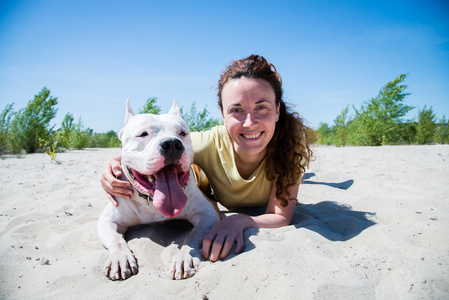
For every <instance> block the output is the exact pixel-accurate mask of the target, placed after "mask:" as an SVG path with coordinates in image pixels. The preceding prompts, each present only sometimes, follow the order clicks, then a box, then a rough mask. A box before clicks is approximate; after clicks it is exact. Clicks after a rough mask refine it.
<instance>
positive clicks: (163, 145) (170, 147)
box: [159, 138, 184, 160]
mask: <svg viewBox="0 0 449 300" xmlns="http://www.w3.org/2000/svg"><path fill="white" fill-rule="evenodd" d="M183 151H184V145H183V144H182V142H181V141H180V140H178V139H175V138H171V139H164V140H162V141H161V142H160V143H159V152H160V153H161V154H162V155H163V156H164V157H166V158H171V159H173V160H176V159H179V158H181V155H182V152H183Z"/></svg>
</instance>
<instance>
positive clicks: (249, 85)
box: [101, 55, 312, 261]
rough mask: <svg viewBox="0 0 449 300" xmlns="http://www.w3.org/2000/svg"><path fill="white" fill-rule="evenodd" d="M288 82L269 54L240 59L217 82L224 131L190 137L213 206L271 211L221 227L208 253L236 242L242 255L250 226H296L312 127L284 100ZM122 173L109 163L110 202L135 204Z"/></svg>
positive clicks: (105, 179) (219, 255) (207, 242)
mask: <svg viewBox="0 0 449 300" xmlns="http://www.w3.org/2000/svg"><path fill="white" fill-rule="evenodd" d="M282 93H283V91H282V79H281V76H280V75H279V73H278V72H277V71H276V69H275V67H274V66H273V65H272V64H270V63H268V62H267V61H266V60H265V58H263V57H262V56H257V55H251V56H249V57H248V58H245V59H241V60H237V61H234V62H233V63H231V65H229V66H228V67H227V69H226V70H225V72H224V73H223V74H222V75H221V77H220V80H219V82H218V105H219V107H220V110H221V113H222V115H223V123H224V125H220V126H217V127H214V128H213V129H211V130H210V131H206V132H199V133H196V132H194V133H191V138H192V144H193V148H194V152H195V158H194V163H195V164H196V165H198V166H199V167H200V168H201V169H202V170H203V171H204V172H205V174H206V176H207V178H208V180H209V182H210V187H211V190H212V193H213V197H214V198H215V199H214V200H216V201H218V202H220V203H221V204H222V205H223V206H225V207H227V208H228V209H234V208H239V207H255V206H266V207H267V208H266V212H265V214H262V215H259V216H249V215H246V214H242V213H239V214H233V215H231V216H229V217H225V218H223V219H222V220H221V221H220V222H219V223H217V224H216V225H215V226H214V227H213V228H212V230H211V231H210V233H209V234H208V235H207V236H206V237H205V239H204V240H203V247H202V254H203V256H204V257H205V258H209V259H210V260H211V261H216V260H218V259H224V258H226V257H227V256H228V254H229V253H230V251H231V249H232V247H233V245H234V244H236V248H235V251H234V252H235V254H238V253H240V252H242V251H243V248H244V241H243V232H244V230H245V229H247V228H251V227H256V228H276V227H281V226H285V225H288V224H290V222H291V220H292V217H293V213H294V209H295V206H296V196H297V194H298V189H299V184H300V181H301V176H302V174H303V173H304V171H305V166H306V165H307V164H308V163H309V161H310V158H311V155H312V152H311V150H310V148H309V146H308V144H307V139H306V130H305V129H306V127H305V126H304V124H303V121H302V120H301V118H299V116H298V114H297V113H295V112H289V111H288V109H287V107H286V104H285V103H284V101H283V99H282ZM113 174H115V175H116V176H118V175H120V156H117V157H115V158H113V159H110V160H109V161H108V162H107V163H106V165H105V168H104V170H103V174H102V178H101V182H102V185H103V188H104V189H105V191H106V192H107V193H108V197H109V199H110V200H111V201H112V202H113V203H114V204H115V205H117V203H116V201H115V199H114V197H113V196H118V197H122V198H129V197H130V195H131V194H132V191H131V190H129V189H128V187H129V186H130V185H129V183H127V182H123V181H120V180H117V179H115V178H114V176H113Z"/></svg>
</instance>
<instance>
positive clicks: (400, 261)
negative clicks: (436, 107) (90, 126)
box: [0, 145, 449, 299]
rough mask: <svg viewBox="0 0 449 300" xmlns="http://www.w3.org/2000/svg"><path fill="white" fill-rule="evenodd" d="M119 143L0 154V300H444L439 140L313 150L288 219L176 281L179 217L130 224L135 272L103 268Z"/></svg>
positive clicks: (448, 174) (444, 210) (443, 166)
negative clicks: (101, 229)
mask: <svg viewBox="0 0 449 300" xmlns="http://www.w3.org/2000/svg"><path fill="white" fill-rule="evenodd" d="M118 151H119V150H118V149H99V150H85V151H73V152H68V153H60V154H58V159H59V160H60V161H61V164H60V165H57V164H50V158H49V156H47V155H45V154H34V155H27V156H24V157H22V158H16V157H6V158H4V159H2V160H0V168H1V171H2V177H1V181H0V182H1V185H0V268H1V269H0V271H1V272H0V274H1V275H0V279H1V283H0V298H1V299H44V298H45V299H119V298H126V299H129V298H131V299H202V298H203V297H208V298H209V299H312V298H314V299H421V298H422V299H442V298H446V299H447V298H449V146H448V145H445V146H438V145H437V146H400V147H367V148H334V147H319V148H315V154H316V157H317V159H316V161H315V162H313V163H312V165H311V168H310V170H309V171H308V173H307V174H306V178H305V183H304V184H303V185H302V186H301V188H300V192H299V199H300V201H301V203H302V204H301V205H300V206H298V207H297V209H296V213H295V216H294V220H293V223H292V224H293V225H290V226H287V227H283V228H278V229H249V230H247V231H246V234H245V236H246V248H245V251H244V253H242V254H240V255H237V256H231V257H230V258H228V259H226V260H225V261H220V262H217V263H211V262H208V261H205V262H202V264H201V266H200V270H199V272H198V274H196V275H195V276H194V277H192V278H190V279H187V280H183V281H172V280H170V279H168V274H167V269H168V267H169V263H170V261H171V256H172V255H173V253H174V252H175V251H176V250H177V246H176V244H173V241H174V242H175V243H176V242H179V241H181V240H182V237H183V236H184V235H185V234H186V232H187V230H188V229H183V227H187V228H188V226H185V225H186V224H185V223H183V222H181V223H179V222H178V223H176V224H172V223H171V224H168V225H158V226H146V227H141V228H138V229H136V230H132V232H131V234H130V235H129V237H130V239H131V240H130V241H129V244H130V247H131V249H132V250H133V251H134V253H135V255H136V256H137V258H138V261H139V265H140V272H139V274H138V275H136V276H133V277H131V278H130V279H128V280H126V281H120V282H113V281H110V280H108V279H107V278H106V277H105V276H104V275H103V274H102V268H103V264H104V262H105V260H106V257H107V251H106V250H105V249H104V248H103V246H102V245H101V244H100V242H99V241H98V240H97V236H96V221H97V219H98V216H99V215H100V212H101V211H102V209H103V208H104V206H105V204H106V202H107V198H106V196H105V194H104V192H103V190H102V188H101V185H100V182H99V177H100V172H101V169H102V166H103V163H104V161H105V160H106V159H107V158H109V157H111V156H112V155H115V154H116V153H118ZM344 188H346V189H344Z"/></svg>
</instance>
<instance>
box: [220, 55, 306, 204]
mask: <svg viewBox="0 0 449 300" xmlns="http://www.w3.org/2000/svg"><path fill="white" fill-rule="evenodd" d="M241 77H246V78H251V79H263V80H266V81H267V82H268V83H269V84H270V85H271V87H272V88H273V90H274V94H275V97H276V105H279V107H280V109H279V120H278V121H277V123H276V127H275V132H274V135H273V138H272V139H271V141H270V142H269V143H268V146H267V154H266V174H267V175H266V176H267V179H268V180H270V181H274V180H276V178H277V180H276V197H277V199H279V200H280V201H281V205H282V206H283V207H286V206H287V205H288V203H289V200H296V195H293V196H295V198H292V195H290V193H289V191H288V189H289V188H290V187H292V186H294V185H296V184H298V183H299V181H300V179H301V176H302V174H303V173H304V172H305V168H306V166H307V165H308V164H309V162H310V160H311V157H312V151H311V150H310V147H309V145H308V143H307V132H306V126H305V125H304V121H303V120H302V119H301V118H300V116H299V114H298V113H297V112H292V111H291V108H290V107H288V106H287V105H286V104H285V102H284V100H283V90H282V78H281V76H280V75H279V73H278V72H277V71H276V68H275V67H274V65H273V64H271V63H269V62H268V61H267V60H266V59H265V58H264V57H262V56H259V55H251V56H249V57H247V58H244V59H241V60H235V61H233V62H232V63H231V64H230V65H229V66H228V67H227V69H226V70H225V71H224V72H223V73H222V75H221V77H220V80H219V81H218V106H219V107H220V110H221V112H222V113H223V103H222V91H223V87H224V85H225V84H226V82H228V80H230V79H238V78H241Z"/></svg>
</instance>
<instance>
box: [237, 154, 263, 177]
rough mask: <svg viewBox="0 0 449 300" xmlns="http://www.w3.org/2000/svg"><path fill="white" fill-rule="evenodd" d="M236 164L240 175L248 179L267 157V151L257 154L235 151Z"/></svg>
mask: <svg viewBox="0 0 449 300" xmlns="http://www.w3.org/2000/svg"><path fill="white" fill-rule="evenodd" d="M234 156H235V164H236V166H237V170H238V171H239V174H240V176H241V177H242V178H243V179H245V180H247V179H249V178H250V177H251V175H252V174H253V173H254V172H255V171H256V170H257V168H258V167H259V166H260V164H261V163H262V161H263V159H264V158H265V153H259V154H257V155H250V154H246V153H245V154H243V155H242V154H239V153H237V152H234Z"/></svg>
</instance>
